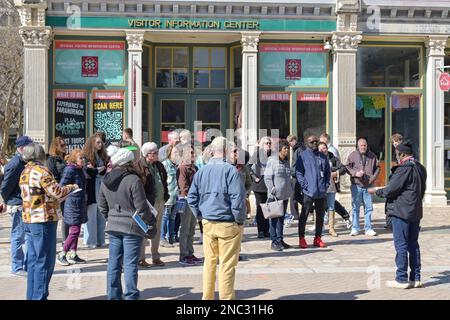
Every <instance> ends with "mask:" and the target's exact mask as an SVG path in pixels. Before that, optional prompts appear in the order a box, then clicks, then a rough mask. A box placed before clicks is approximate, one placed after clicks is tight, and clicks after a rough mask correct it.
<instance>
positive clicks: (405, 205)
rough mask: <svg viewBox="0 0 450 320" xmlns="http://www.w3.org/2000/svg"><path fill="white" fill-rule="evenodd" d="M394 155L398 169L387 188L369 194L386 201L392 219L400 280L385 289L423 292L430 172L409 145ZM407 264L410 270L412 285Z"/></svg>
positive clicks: (389, 284) (398, 147) (397, 278)
mask: <svg viewBox="0 0 450 320" xmlns="http://www.w3.org/2000/svg"><path fill="white" fill-rule="evenodd" d="M395 153H396V156H397V160H398V166H395V167H393V168H392V169H391V176H390V177H389V183H388V185H387V186H386V187H385V188H383V189H378V190H376V189H374V188H371V189H369V190H368V192H369V193H371V194H374V193H376V194H377V196H379V197H384V198H386V213H387V215H388V216H389V217H391V218H392V231H393V235H394V246H395V251H396V252H397V254H396V256H395V264H396V265H397V276H396V278H395V280H393V281H387V282H386V286H387V287H391V288H398V289H408V288H411V287H414V288H420V287H421V286H422V283H421V282H420V268H421V266H420V247H419V242H418V239H419V231H420V220H421V219H422V217H423V206H422V200H423V196H424V195H425V187H426V180H427V172H426V170H425V167H424V166H423V165H421V164H420V163H419V162H418V161H416V160H415V159H414V157H413V156H412V154H413V152H412V147H411V145H410V144H399V145H398V146H397V148H396V150H395ZM408 254H409V259H408ZM408 260H409V264H410V265H409V267H410V268H411V272H410V274H409V282H408Z"/></svg>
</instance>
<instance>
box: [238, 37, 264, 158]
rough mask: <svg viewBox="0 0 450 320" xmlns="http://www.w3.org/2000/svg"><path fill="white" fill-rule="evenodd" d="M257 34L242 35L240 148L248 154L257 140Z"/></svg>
mask: <svg viewBox="0 0 450 320" xmlns="http://www.w3.org/2000/svg"><path fill="white" fill-rule="evenodd" d="M259 35H260V33H259V32H245V33H242V39H241V43H242V136H241V137H242V147H243V148H244V149H246V150H247V151H248V152H250V154H253V151H254V149H255V146H256V142H257V139H258V134H257V132H258V117H259V113H258V42H259Z"/></svg>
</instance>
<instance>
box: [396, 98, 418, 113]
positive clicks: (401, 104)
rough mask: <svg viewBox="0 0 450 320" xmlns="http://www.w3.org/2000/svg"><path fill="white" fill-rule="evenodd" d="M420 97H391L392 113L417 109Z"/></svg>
mask: <svg viewBox="0 0 450 320" xmlns="http://www.w3.org/2000/svg"><path fill="white" fill-rule="evenodd" d="M419 106H420V95H406V94H404V95H392V111H400V110H402V109H419Z"/></svg>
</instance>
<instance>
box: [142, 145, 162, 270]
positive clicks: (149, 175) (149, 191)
mask: <svg viewBox="0 0 450 320" xmlns="http://www.w3.org/2000/svg"><path fill="white" fill-rule="evenodd" d="M141 150H142V158H141V159H140V160H138V161H136V162H135V163H134V168H135V170H136V171H137V173H138V174H139V175H140V176H141V179H142V180H143V182H144V189H145V195H146V197H147V200H148V201H149V202H150V204H151V205H152V206H154V207H155V209H156V211H157V212H158V215H157V217H156V219H157V224H156V225H157V231H156V233H157V234H156V236H155V237H154V238H153V239H152V244H151V247H152V260H153V265H155V266H164V262H162V261H161V259H160V258H161V255H160V254H159V242H160V239H161V223H162V216H163V213H164V204H165V203H166V201H167V200H168V199H169V190H168V188H167V172H166V169H165V168H164V165H163V164H162V163H161V162H160V161H159V160H158V146H157V145H156V143H154V142H147V143H144V144H143V145H142V148H141ZM145 243H146V241H145V240H144V243H143V245H142V247H141V257H140V259H139V266H140V267H149V266H150V264H148V263H147V262H146V261H145Z"/></svg>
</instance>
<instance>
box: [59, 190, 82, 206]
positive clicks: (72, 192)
mask: <svg viewBox="0 0 450 320" xmlns="http://www.w3.org/2000/svg"><path fill="white" fill-rule="evenodd" d="M81 191H83V189H80V188H78V189H75V190H72V191H70V192H69V193H68V194H67V195H66V196H65V197H63V198H60V199H59V200H58V202H59V203H61V202H64V201H66V199H67V198H68V197H69V196H70V195H72V194H74V193H78V192H81Z"/></svg>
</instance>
